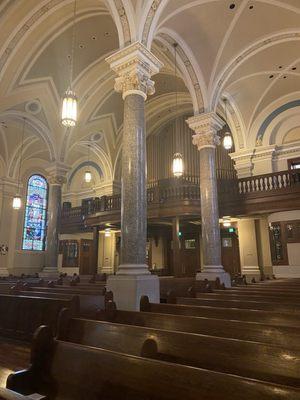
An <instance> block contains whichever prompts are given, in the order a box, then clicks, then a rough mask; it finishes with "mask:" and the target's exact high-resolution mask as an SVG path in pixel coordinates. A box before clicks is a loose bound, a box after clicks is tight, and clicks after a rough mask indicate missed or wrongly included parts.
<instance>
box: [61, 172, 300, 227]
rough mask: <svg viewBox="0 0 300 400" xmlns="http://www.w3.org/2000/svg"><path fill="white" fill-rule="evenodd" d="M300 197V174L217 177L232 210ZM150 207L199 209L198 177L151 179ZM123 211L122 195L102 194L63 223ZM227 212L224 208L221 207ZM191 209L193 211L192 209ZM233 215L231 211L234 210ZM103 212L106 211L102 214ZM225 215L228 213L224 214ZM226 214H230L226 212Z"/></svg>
mask: <svg viewBox="0 0 300 400" xmlns="http://www.w3.org/2000/svg"><path fill="white" fill-rule="evenodd" d="M298 192H299V196H300V173H298V172H296V171H280V172H274V173H272V174H265V175H259V176H254V177H249V178H242V179H236V178H234V179H218V194H219V203H220V206H221V208H222V207H223V208H224V207H225V208H226V204H228V205H229V204H230V207H231V208H230V210H231V211H234V210H235V208H234V207H236V209H237V210H238V209H242V208H243V207H241V206H242V205H243V204H245V203H246V202H247V201H252V200H253V199H254V198H255V199H257V198H259V197H260V196H261V197H266V196H267V195H269V196H270V195H272V194H286V193H294V194H295V193H296V194H297V195H298ZM147 203H148V208H149V209H155V208H157V207H167V206H172V205H174V204H177V205H178V206H179V207H180V206H181V205H182V206H183V205H185V206H190V207H194V208H195V207H196V208H197V210H199V211H198V214H199V212H200V184H199V177H191V176H185V177H182V178H180V179H177V178H176V179H175V178H174V179H167V180H161V181H158V182H151V183H149V184H148V189H147ZM120 210H121V195H120V194H117V195H112V196H102V197H100V198H96V199H94V200H92V201H91V202H89V203H88V204H87V205H84V206H82V207H73V208H67V209H63V210H62V225H64V224H67V225H69V226H70V225H73V226H74V225H76V224H78V223H81V224H82V225H84V220H85V218H86V217H88V216H91V215H97V214H99V213H100V214H101V213H105V214H110V213H116V212H119V211H120ZM222 211H225V210H222ZM191 212H192V211H191ZM231 214H232V213H231ZM103 215H104V214H103ZM224 215H225V214H224ZM226 215H227V214H226Z"/></svg>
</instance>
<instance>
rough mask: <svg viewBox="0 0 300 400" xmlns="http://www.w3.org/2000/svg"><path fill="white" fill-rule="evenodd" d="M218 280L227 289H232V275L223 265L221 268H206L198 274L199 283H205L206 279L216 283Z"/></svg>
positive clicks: (211, 266) (213, 266)
mask: <svg viewBox="0 0 300 400" xmlns="http://www.w3.org/2000/svg"><path fill="white" fill-rule="evenodd" d="M216 278H219V279H220V282H221V283H224V285H225V287H227V288H230V287H231V277H230V274H229V273H228V272H225V271H224V269H223V267H222V265H220V266H215V265H209V266H205V267H204V269H203V271H201V272H198V273H197V274H196V280H197V281H204V279H207V280H208V281H215V280H216Z"/></svg>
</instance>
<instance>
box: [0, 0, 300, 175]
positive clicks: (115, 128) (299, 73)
mask: <svg viewBox="0 0 300 400" xmlns="http://www.w3.org/2000/svg"><path fill="white" fill-rule="evenodd" d="M77 3H78V11H77V16H76V41H75V57H74V76H73V84H74V87H75V90H76V93H77V94H78V97H79V123H78V126H77V127H76V128H75V129H73V130H66V129H64V128H63V127H62V126H61V123H60V107H61V96H62V94H63V93H64V91H65V90H66V88H67V87H68V82H69V57H68V56H69V55H70V52H71V42H72V41H71V39H72V23H73V6H74V0H9V1H7V0H3V1H2V2H1V3H0V22H1V23H0V38H1V39H0V93H1V96H0V163H1V171H3V170H4V171H6V173H7V174H9V175H10V176H14V175H15V171H16V163H17V158H18V156H17V154H18V146H19V144H20V118H21V117H22V115H26V116H27V118H28V121H29V123H28V138H27V148H28V149H27V150H26V162H27V164H28V165H31V164H32V162H33V161H32V160H38V163H40V162H43V163H44V164H45V168H46V167H47V165H48V164H50V163H52V162H54V161H57V162H62V163H65V164H71V165H73V164H74V163H75V160H76V159H81V158H83V159H84V157H85V150H86V149H85V146H83V145H82V141H83V140H87V138H91V137H94V136H95V135H98V136H97V137H99V141H98V142H97V144H96V145H95V149H97V152H95V154H94V157H95V160H97V157H98V161H99V164H101V163H103V162H104V161H103V160H102V159H105V165H106V167H105V168H106V170H107V171H110V172H109V173H108V175H109V174H110V176H113V175H114V169H115V165H116V160H117V159H118V155H119V154H120V146H121V138H122V129H123V126H122V120H123V118H122V116H123V102H122V99H121V96H120V95H119V94H117V93H115V92H114V89H113V87H114V74H113V73H112V72H111V71H110V68H109V65H108V64H107V63H106V62H105V58H106V57H107V56H108V55H110V54H112V53H113V52H115V51H116V50H118V49H119V48H122V47H124V46H126V45H128V44H130V43H132V42H134V41H137V40H139V41H141V42H142V43H143V44H144V45H145V46H147V47H148V48H149V49H150V50H151V51H152V52H153V53H154V54H155V55H156V56H157V57H158V58H159V59H160V60H161V61H162V62H163V64H164V67H163V69H162V70H161V71H160V73H159V74H157V76H156V77H155V76H154V77H153V79H154V81H156V94H155V95H154V96H153V97H150V98H149V99H148V101H147V103H146V122H147V130H148V134H152V133H154V132H155V130H156V129H158V128H159V126H160V125H161V124H164V123H167V122H168V120H170V119H173V118H174V117H175V116H176V115H178V113H184V114H187V113H191V114H192V113H194V114H198V113H201V112H203V111H217V112H219V113H220V114H221V115H223V116H224V104H223V98H224V97H226V98H227V99H228V109H227V111H228V116H227V117H228V124H229V126H230V128H231V130H232V132H233V136H234V140H235V144H236V149H243V148H247V147H248V146H253V145H254V146H255V145H257V143H258V142H259V141H257V133H258V132H260V131H262V129H261V125H262V124H263V123H264V121H265V120H266V118H267V117H268V115H270V114H272V112H274V110H276V109H278V108H279V107H281V106H283V105H284V104H285V102H287V103H288V102H292V101H295V100H297V99H299V91H298V88H299V87H300V56H299V49H300V47H299V46H300V28H299V27H300V3H299V1H298V0H284V1H283V0H235V1H234V0H232V1H228V0H84V1H83V0H77ZM232 3H233V4H234V5H235V7H233V8H230V7H229V5H230V4H232ZM266 21H268V23H266ZM174 42H176V43H178V78H177V79H175V78H174V48H173V44H174ZM175 90H178V92H179V95H178V102H179V109H180V111H177V110H176V105H175V95H174V92H175ZM32 103H34V104H33V106H32ZM32 107H33V109H32V110H31V108H32ZM295 121H296V119H295V118H293V124H290V125H289V126H293V129H294V128H295V129H296V127H294V123H295ZM270 126H271V125H270ZM284 126H286V125H284ZM295 129H294V130H293V132H296V131H295ZM281 131H282V129H281ZM268 135H269V136H266V137H265V139H264V140H262V141H261V142H262V143H264V144H265V143H266V140H270V141H271V140H273V139H272V138H273V137H275V136H274V135H273V136H272V135H271V134H268ZM293 135H295V133H293V134H291V135H290V137H294V136H293ZM269 137H270V139H268V138H269ZM280 137H283V134H282V133H281V136H280ZM100 138H101V139H100ZM282 140H283V139H282ZM289 140H290V139H289ZM30 157H31V158H30ZM41 160H42V161H41ZM1 173H2V172H1Z"/></svg>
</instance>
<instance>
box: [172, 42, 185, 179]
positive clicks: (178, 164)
mask: <svg viewBox="0 0 300 400" xmlns="http://www.w3.org/2000/svg"><path fill="white" fill-rule="evenodd" d="M173 46H174V57H175V66H174V80H175V110H176V112H177V111H178V92H177V46H178V44H177V43H174V45H173ZM177 125H178V119H177V117H175V150H176V151H175V154H174V155H173V162H172V172H173V175H174V176H175V177H176V178H180V177H181V176H182V175H183V157H182V154H181V153H180V152H178V151H177V150H178V138H177V136H178V129H177Z"/></svg>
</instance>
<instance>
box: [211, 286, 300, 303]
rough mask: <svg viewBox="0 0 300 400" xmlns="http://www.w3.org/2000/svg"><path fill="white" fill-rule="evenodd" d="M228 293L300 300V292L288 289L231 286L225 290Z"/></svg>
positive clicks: (217, 291)
mask: <svg viewBox="0 0 300 400" xmlns="http://www.w3.org/2000/svg"><path fill="white" fill-rule="evenodd" d="M215 293H223V291H219V290H215ZM225 293H226V294H239V295H241V296H248V297H249V296H252V295H259V296H271V297H277V298H280V299H281V298H288V299H295V300H298V301H299V297H300V292H298V291H295V292H292V291H288V290H285V289H284V290H276V289H272V290H266V289H255V288H253V289H248V288H247V287H243V288H238V287H236V288H231V289H227V290H226V291H225Z"/></svg>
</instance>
